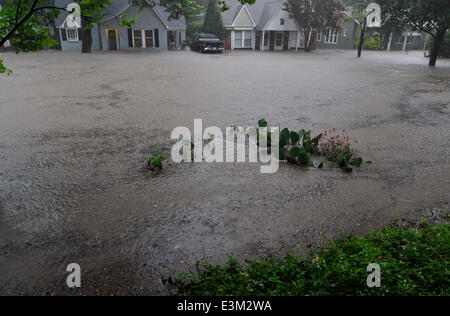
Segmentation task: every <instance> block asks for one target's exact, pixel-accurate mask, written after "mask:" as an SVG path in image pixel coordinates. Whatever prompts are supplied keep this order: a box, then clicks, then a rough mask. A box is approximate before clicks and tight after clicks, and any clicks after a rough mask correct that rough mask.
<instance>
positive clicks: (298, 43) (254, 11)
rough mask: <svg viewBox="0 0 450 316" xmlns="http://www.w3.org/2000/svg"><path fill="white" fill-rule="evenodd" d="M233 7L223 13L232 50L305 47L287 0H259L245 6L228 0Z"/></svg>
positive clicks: (227, 2)
mask: <svg viewBox="0 0 450 316" xmlns="http://www.w3.org/2000/svg"><path fill="white" fill-rule="evenodd" d="M225 2H226V4H227V6H228V7H230V10H228V11H225V12H223V13H222V20H223V23H224V26H225V28H226V29H228V30H230V31H231V32H230V33H231V35H230V38H228V39H227V41H226V42H228V44H229V46H230V47H231V49H256V50H261V51H264V50H288V49H297V48H300V47H303V46H304V39H303V34H302V32H300V31H299V27H298V25H297V22H296V21H295V20H294V19H293V18H291V17H290V14H289V12H287V11H286V10H283V8H284V4H285V2H286V0H257V1H256V2H255V4H253V5H249V4H245V5H242V4H241V3H240V2H239V1H237V0H225Z"/></svg>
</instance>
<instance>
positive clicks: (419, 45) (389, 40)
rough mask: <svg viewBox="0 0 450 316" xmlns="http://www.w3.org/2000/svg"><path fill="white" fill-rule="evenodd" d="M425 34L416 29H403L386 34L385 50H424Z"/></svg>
mask: <svg viewBox="0 0 450 316" xmlns="http://www.w3.org/2000/svg"><path fill="white" fill-rule="evenodd" d="M426 41H427V40H426V35H424V33H422V32H417V31H403V32H397V33H392V34H391V35H390V36H386V49H387V50H402V51H408V50H425V48H426V47H425V45H426Z"/></svg>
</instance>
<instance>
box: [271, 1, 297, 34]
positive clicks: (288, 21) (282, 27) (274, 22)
mask: <svg viewBox="0 0 450 316" xmlns="http://www.w3.org/2000/svg"><path fill="white" fill-rule="evenodd" d="M283 22H284V23H283ZM264 29H266V30H271V31H296V30H298V26H297V22H295V20H294V19H293V18H292V17H291V15H290V13H289V12H288V11H286V10H283V5H282V6H280V7H279V9H278V11H277V12H276V13H275V15H274V16H273V17H272V18H271V19H270V20H269V22H268V23H267V24H266V26H265V27H264Z"/></svg>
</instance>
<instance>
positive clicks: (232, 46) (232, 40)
mask: <svg viewBox="0 0 450 316" xmlns="http://www.w3.org/2000/svg"><path fill="white" fill-rule="evenodd" d="M230 37H231V45H230V46H231V50H233V49H234V31H231V36H230Z"/></svg>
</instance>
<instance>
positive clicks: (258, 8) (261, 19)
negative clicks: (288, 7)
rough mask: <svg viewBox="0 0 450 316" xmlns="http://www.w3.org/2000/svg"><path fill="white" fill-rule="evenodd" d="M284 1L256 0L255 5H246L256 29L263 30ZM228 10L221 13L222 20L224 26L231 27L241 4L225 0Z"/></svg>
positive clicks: (232, 0) (234, 0)
mask: <svg viewBox="0 0 450 316" xmlns="http://www.w3.org/2000/svg"><path fill="white" fill-rule="evenodd" d="M284 1H285V0H256V1H255V4H246V5H245V6H246V7H247V9H248V11H249V12H250V14H251V16H252V18H253V21H255V23H256V28H257V29H261V28H263V27H264V26H265V25H266V24H267V22H269V20H270V19H271V18H272V17H273V15H274V14H275V13H276V11H277V10H278V8H279V7H280V6H281V4H282V3H284ZM225 2H226V4H227V6H228V7H230V10H228V11H225V12H223V13H222V20H223V24H224V25H225V26H231V24H232V23H233V21H234V20H235V19H236V17H237V15H238V14H239V12H240V11H241V9H242V4H241V3H240V2H239V1H238V0H225Z"/></svg>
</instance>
